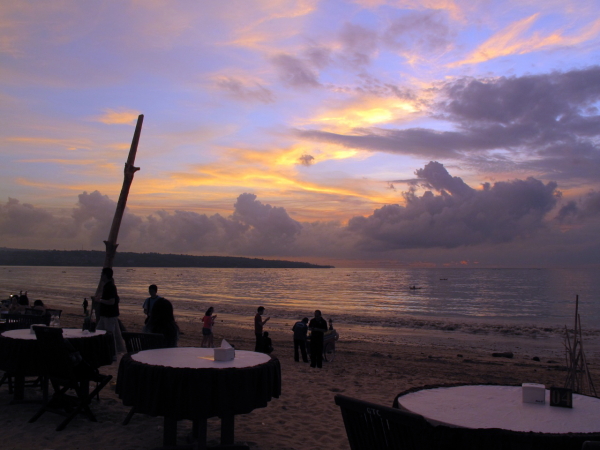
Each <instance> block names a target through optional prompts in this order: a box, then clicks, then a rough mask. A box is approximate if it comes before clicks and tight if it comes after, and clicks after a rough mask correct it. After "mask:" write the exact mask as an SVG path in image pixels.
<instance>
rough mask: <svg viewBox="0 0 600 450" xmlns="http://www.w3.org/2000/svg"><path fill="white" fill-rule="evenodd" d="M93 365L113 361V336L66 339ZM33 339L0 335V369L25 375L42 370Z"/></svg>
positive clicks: (104, 364)
mask: <svg viewBox="0 0 600 450" xmlns="http://www.w3.org/2000/svg"><path fill="white" fill-rule="evenodd" d="M67 340H68V341H69V342H70V343H71V344H72V345H73V347H74V348H75V349H76V350H77V351H79V352H80V353H81V356H82V357H83V358H84V359H85V360H86V361H87V362H89V363H90V365H92V366H93V367H96V368H98V367H100V366H107V365H110V364H112V363H113V348H114V344H113V337H112V335H111V334H109V333H105V334H99V335H96V336H86V337H82V338H70V339H67ZM38 355H39V350H38V342H37V341H36V340H35V339H13V338H9V337H5V336H2V335H0V369H2V370H4V371H8V372H12V373H18V374H20V375H25V376H36V375H39V374H41V373H42V372H43V367H42V363H41V360H40V358H39V357H38Z"/></svg>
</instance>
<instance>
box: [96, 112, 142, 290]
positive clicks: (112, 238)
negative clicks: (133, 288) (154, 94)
mask: <svg viewBox="0 0 600 450" xmlns="http://www.w3.org/2000/svg"><path fill="white" fill-rule="evenodd" d="M143 122H144V115H143V114H140V115H139V116H138V120H137V124H136V126H135V132H134V134H133V140H132V141H131V147H130V148H129V156H128V157H127V162H126V163H125V168H124V170H123V186H122V187H121V194H120V195H119V201H118V202H117V208H116V210H115V215H114V217H113V221H112V225H111V227H110V233H109V234H108V239H107V240H106V241H104V245H105V246H106V255H105V257H104V265H103V266H102V267H112V266H113V261H114V259H115V254H116V253H117V247H118V246H119V244H117V237H118V236H119V229H120V227H121V220H123V213H124V212H125V205H126V204H127V197H128V196H129V189H130V188H131V183H132V182H133V176H134V175H135V173H136V172H137V171H138V170H140V168H139V167H135V166H134V165H133V164H134V163H135V155H136V153H137V148H138V143H139V141H140V134H141V133H142V123H143ZM104 282H105V280H103V279H102V276H100V282H99V283H98V288H97V289H96V295H95V298H99V297H100V296H101V295H102V287H103V286H104Z"/></svg>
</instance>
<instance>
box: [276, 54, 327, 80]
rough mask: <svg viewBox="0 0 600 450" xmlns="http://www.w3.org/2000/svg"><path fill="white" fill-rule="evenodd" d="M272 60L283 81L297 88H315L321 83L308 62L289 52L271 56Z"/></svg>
mask: <svg viewBox="0 0 600 450" xmlns="http://www.w3.org/2000/svg"><path fill="white" fill-rule="evenodd" d="M271 62H272V63H273V65H274V66H275V68H276V69H277V70H278V72H279V77H280V79H281V81H282V82H283V83H285V84H286V85H288V86H292V87H297V88H306V87H310V88H314V87H319V86H320V85H321V84H320V83H319V80H318V74H317V73H316V71H315V70H314V69H313V68H312V67H311V66H310V64H308V63H307V62H305V61H303V60H301V59H299V58H297V57H295V56H292V55H287V54H280V55H277V56H274V57H272V58H271Z"/></svg>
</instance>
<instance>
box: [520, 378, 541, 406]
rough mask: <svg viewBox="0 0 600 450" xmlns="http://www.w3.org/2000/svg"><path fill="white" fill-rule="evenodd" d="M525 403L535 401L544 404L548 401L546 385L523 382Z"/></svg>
mask: <svg viewBox="0 0 600 450" xmlns="http://www.w3.org/2000/svg"><path fill="white" fill-rule="evenodd" d="M521 386H522V390H523V403H535V404H537V405H543V404H544V403H546V386H544V385H543V384H537V383H523V384H522V385H521Z"/></svg>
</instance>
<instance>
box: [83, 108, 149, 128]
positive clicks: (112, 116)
mask: <svg viewBox="0 0 600 450" xmlns="http://www.w3.org/2000/svg"><path fill="white" fill-rule="evenodd" d="M139 115H140V113H139V112H138V111H133V110H127V109H121V110H113V109H106V110H104V114H103V115H101V116H98V117H96V118H94V120H96V121H98V122H102V123H105V124H107V125H133V124H135V123H136V122H137V119H138V116H139Z"/></svg>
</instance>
